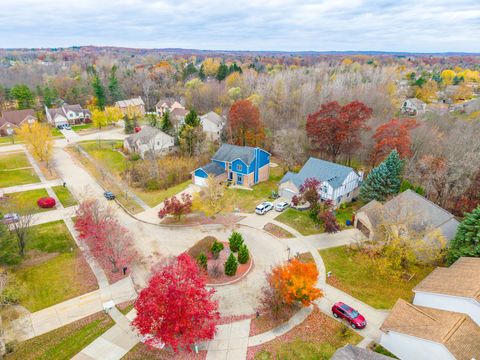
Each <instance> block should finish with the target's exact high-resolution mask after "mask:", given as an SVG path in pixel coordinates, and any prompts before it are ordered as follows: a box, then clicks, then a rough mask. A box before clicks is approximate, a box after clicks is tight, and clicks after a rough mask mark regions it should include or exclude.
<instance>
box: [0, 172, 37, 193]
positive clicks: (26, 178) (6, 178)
mask: <svg viewBox="0 0 480 360" xmlns="http://www.w3.org/2000/svg"><path fill="white" fill-rule="evenodd" d="M38 182H40V179H39V178H38V176H37V174H36V173H35V171H34V170H33V169H22V170H8V171H0V188H2V187H10V186H16V185H25V184H33V183H38Z"/></svg>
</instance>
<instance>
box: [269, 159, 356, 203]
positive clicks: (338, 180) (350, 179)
mask: <svg viewBox="0 0 480 360" xmlns="http://www.w3.org/2000/svg"><path fill="white" fill-rule="evenodd" d="M309 178H315V179H317V180H318V181H319V182H320V189H319V192H320V195H321V198H322V200H331V201H332V202H333V203H334V204H335V205H338V204H340V203H342V202H346V201H350V200H351V199H352V197H353V196H355V194H356V190H357V189H358V187H359V186H360V184H361V183H362V180H363V173H361V172H360V173H357V172H356V171H355V170H354V169H352V168H351V167H348V166H344V165H340V164H336V163H333V162H329V161H325V160H320V159H316V158H313V157H312V158H310V159H308V161H307V162H306V163H305V165H303V167H302V169H301V170H300V172H298V173H294V172H291V171H289V172H287V173H286V174H285V176H284V177H283V178H282V180H280V185H279V187H278V192H279V194H280V196H281V197H283V198H284V199H285V200H287V201H291V200H292V197H294V196H295V195H298V194H299V191H300V186H302V185H303V183H304V182H305V180H306V179H309Z"/></svg>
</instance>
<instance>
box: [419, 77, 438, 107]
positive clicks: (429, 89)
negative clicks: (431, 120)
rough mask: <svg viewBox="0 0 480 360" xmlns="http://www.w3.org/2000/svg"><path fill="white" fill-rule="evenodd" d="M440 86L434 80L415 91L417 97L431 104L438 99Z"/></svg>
mask: <svg viewBox="0 0 480 360" xmlns="http://www.w3.org/2000/svg"><path fill="white" fill-rule="evenodd" d="M437 91H438V85H437V82H436V81H434V80H429V81H427V82H426V83H425V84H423V86H422V87H418V88H417V89H416V90H415V97H416V98H417V99H420V100H422V101H424V102H426V103H431V102H432V101H434V100H435V99H436V98H437Z"/></svg>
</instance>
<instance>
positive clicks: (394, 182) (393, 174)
mask: <svg viewBox="0 0 480 360" xmlns="http://www.w3.org/2000/svg"><path fill="white" fill-rule="evenodd" d="M383 162H384V163H385V165H386V166H387V169H388V171H389V173H390V176H389V178H388V179H389V181H390V195H395V194H398V192H399V191H400V186H401V184H402V170H403V161H402V159H401V158H400V155H399V154H398V152H397V150H392V152H391V153H390V154H389V155H388V156H387V158H386V159H385V160H384V161H383Z"/></svg>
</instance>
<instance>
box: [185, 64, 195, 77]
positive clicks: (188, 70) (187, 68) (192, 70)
mask: <svg viewBox="0 0 480 360" xmlns="http://www.w3.org/2000/svg"><path fill="white" fill-rule="evenodd" d="M196 72H197V68H196V67H195V65H193V64H192V63H188V65H187V66H185V67H184V68H183V74H182V77H183V80H186V79H188V77H189V76H190V75H193V74H196Z"/></svg>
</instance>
